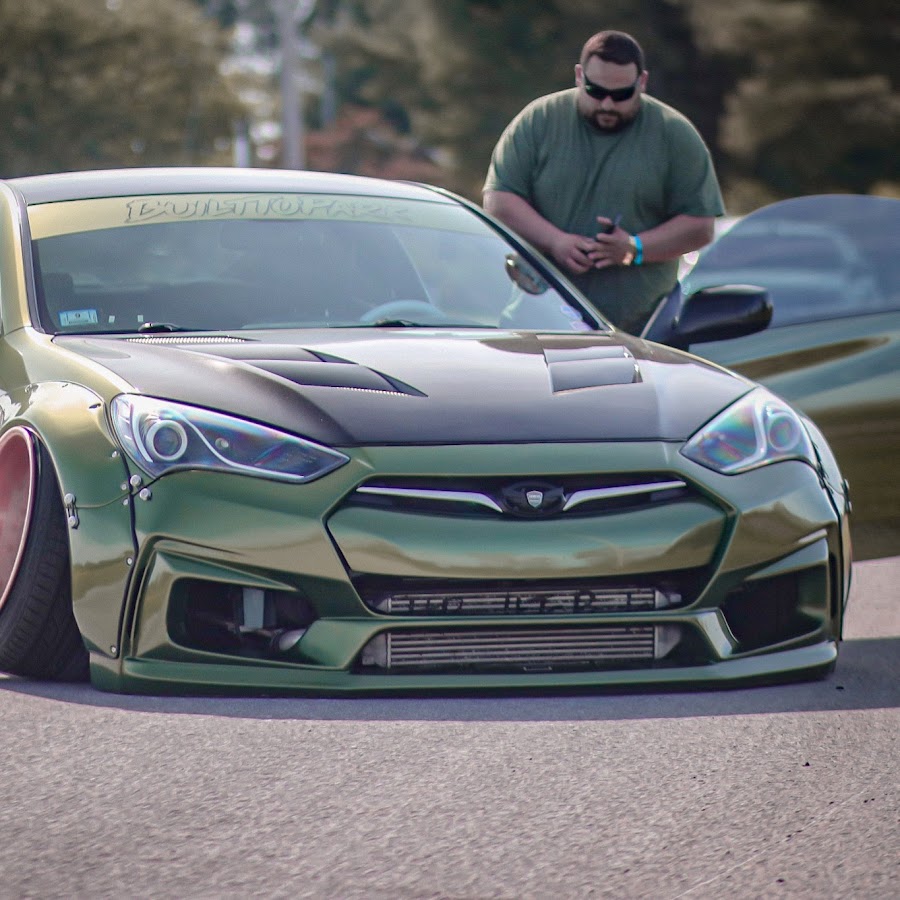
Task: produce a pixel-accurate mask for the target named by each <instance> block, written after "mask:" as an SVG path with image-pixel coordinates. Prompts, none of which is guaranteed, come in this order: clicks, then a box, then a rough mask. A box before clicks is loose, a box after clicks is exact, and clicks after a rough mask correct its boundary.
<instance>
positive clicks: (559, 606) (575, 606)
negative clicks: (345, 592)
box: [371, 586, 681, 616]
mask: <svg viewBox="0 0 900 900" xmlns="http://www.w3.org/2000/svg"><path fill="white" fill-rule="evenodd" d="M680 602H681V595H680V594H678V593H676V592H668V593H664V592H662V591H660V590H658V589H656V588H652V587H636V586H623V587H597V588H593V587H569V588H537V589H529V588H524V587H523V588H517V589H500V590H489V589H484V590H459V591H454V590H453V589H452V588H451V587H449V586H448V587H447V588H446V590H444V591H439V592H437V591H394V592H392V593H390V594H387V595H385V596H383V597H381V598H379V599H378V600H377V601H374V602H372V604H371V605H372V608H373V609H376V610H378V612H380V613H384V614H386V615H395V616H509V615H514V616H532V615H538V616H540V615H552V616H571V615H593V614H595V613H621V612H645V611H646V612H649V611H652V610H655V609H665V608H669V607H672V606H677V605H678V604H680Z"/></svg>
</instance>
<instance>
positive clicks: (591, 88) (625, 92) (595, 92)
mask: <svg viewBox="0 0 900 900" xmlns="http://www.w3.org/2000/svg"><path fill="white" fill-rule="evenodd" d="M581 77H582V79H583V80H584V92H585V93H586V94H587V95H588V96H589V97H593V98H594V99H595V100H605V99H606V98H607V97H609V98H610V100H612V101H613V103H621V102H622V101H623V100H630V99H631V98H632V97H633V96H634V92H635V91H636V90H637V86H638V82H639V81H640V80H641V76H640V75H638V77H637V78H635V79H634V84H632V85H629V86H628V87H623V88H612V89H610V88H605V87H603V86H602V85H599V84H595V83H594V82H593V81H591V80H590V78H588V77H587V75H585V74H584V72H582V73H581Z"/></svg>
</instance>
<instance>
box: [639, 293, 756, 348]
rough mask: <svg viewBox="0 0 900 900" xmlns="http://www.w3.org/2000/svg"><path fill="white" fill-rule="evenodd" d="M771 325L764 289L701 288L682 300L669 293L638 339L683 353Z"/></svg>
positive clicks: (753, 332) (752, 332)
mask: <svg viewBox="0 0 900 900" xmlns="http://www.w3.org/2000/svg"><path fill="white" fill-rule="evenodd" d="M771 321H772V301H771V299H770V298H769V292H768V291H767V290H766V289H765V288H761V287H757V286H756V285H752V284H726V285H721V286H718V287H707V288H702V289H701V290H698V291H696V292H695V293H693V294H690V295H689V296H688V297H685V298H684V299H682V297H681V294H680V293H679V292H677V291H676V292H673V293H672V294H670V295H669V296H668V297H667V298H665V300H663V301H662V303H661V304H660V307H659V308H658V309H657V311H656V313H654V315H653V317H652V318H651V320H650V321H649V322H648V323H647V327H646V328H645V329H644V331H643V334H642V335H641V337H643V338H646V339H647V340H650V341H656V342H658V343H660V344H668V345H669V346H670V347H675V348H677V349H679V350H687V349H688V347H690V345H691V344H701V343H704V342H708V341H727V340H732V339H734V338H739V337H744V336H745V335H748V334H755V333H756V332H758V331H762V330H763V329H765V328H767V327H768V325H769V323H770V322H771Z"/></svg>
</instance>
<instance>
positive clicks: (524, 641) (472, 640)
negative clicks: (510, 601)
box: [360, 625, 680, 671]
mask: <svg viewBox="0 0 900 900" xmlns="http://www.w3.org/2000/svg"><path fill="white" fill-rule="evenodd" d="M679 632H680V629H678V627H677V626H672V625H662V626H638V627H634V626H598V627H582V628H552V629H549V628H548V629H538V628H516V629H487V628H484V629H465V630H463V629H460V630H455V631H437V630H424V629H422V630H410V631H394V632H387V633H384V634H380V635H378V636H377V637H375V638H373V639H372V640H371V641H369V643H368V644H367V645H366V647H365V648H364V649H363V652H362V655H361V658H360V662H361V664H362V666H363V667H364V668H375V669H381V670H400V671H409V670H413V669H419V670H422V669H432V670H456V671H460V670H466V669H468V670H472V669H475V670H483V669H494V670H497V669H500V670H503V669H505V670H508V671H523V670H524V671H546V670H548V669H552V668H555V667H563V668H572V667H575V668H594V667H603V666H606V667H609V666H611V665H616V664H622V663H646V662H649V661H652V660H654V659H657V658H659V657H661V656H662V655H664V654H665V653H668V652H669V651H670V650H671V649H672V648H673V647H674V646H675V644H677V642H678V634H679Z"/></svg>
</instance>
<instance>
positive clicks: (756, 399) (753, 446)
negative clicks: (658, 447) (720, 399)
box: [681, 388, 816, 475]
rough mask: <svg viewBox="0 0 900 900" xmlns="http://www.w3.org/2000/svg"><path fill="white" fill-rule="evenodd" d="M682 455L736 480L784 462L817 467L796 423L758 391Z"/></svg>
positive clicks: (706, 429) (714, 423)
mask: <svg viewBox="0 0 900 900" xmlns="http://www.w3.org/2000/svg"><path fill="white" fill-rule="evenodd" d="M681 452H682V453H683V454H684V455H685V456H686V457H687V458H688V459H692V460H693V461H694V462H697V463H700V465H701V466H706V467H707V468H708V469H713V470H714V471H716V472H721V473H722V474H724V475H736V474H737V473H739V472H746V471H747V470H748V469H755V468H756V467H757V466H764V465H766V464H767V463H773V462H780V461H781V460H783V459H802V460H804V461H805V462H808V463H809V464H810V465H811V466H815V465H816V461H815V460H816V457H815V452H814V451H813V447H812V443H811V442H810V439H809V435H807V433H806V429H805V428H804V427H803V423H802V422H801V421H800V417H799V416H798V415H797V414H796V413H795V412H794V411H793V410H792V409H791V408H790V407H789V406H788V405H787V404H786V403H784V402H783V401H782V400H779V399H778V398H777V397H775V396H774V395H773V394H770V393H769V392H768V391H766V390H763V389H762V388H759V389H757V390H755V391H752V392H751V393H749V394H747V395H746V396H745V397H741V399H740V400H738V401H737V402H736V403H733V404H732V405H731V406H729V407H728V409H726V410H725V411H724V412H722V413H720V414H719V415H718V416H716V417H715V418H714V419H713V420H712V421H711V422H709V423H707V424H706V425H704V426H703V428H701V429H700V430H699V431H698V432H697V433H696V434H695V435H694V436H693V437H692V438H691V439H690V440H689V441H688V442H687V443H686V444H685V445H684V447H683V448H682V450H681Z"/></svg>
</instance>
